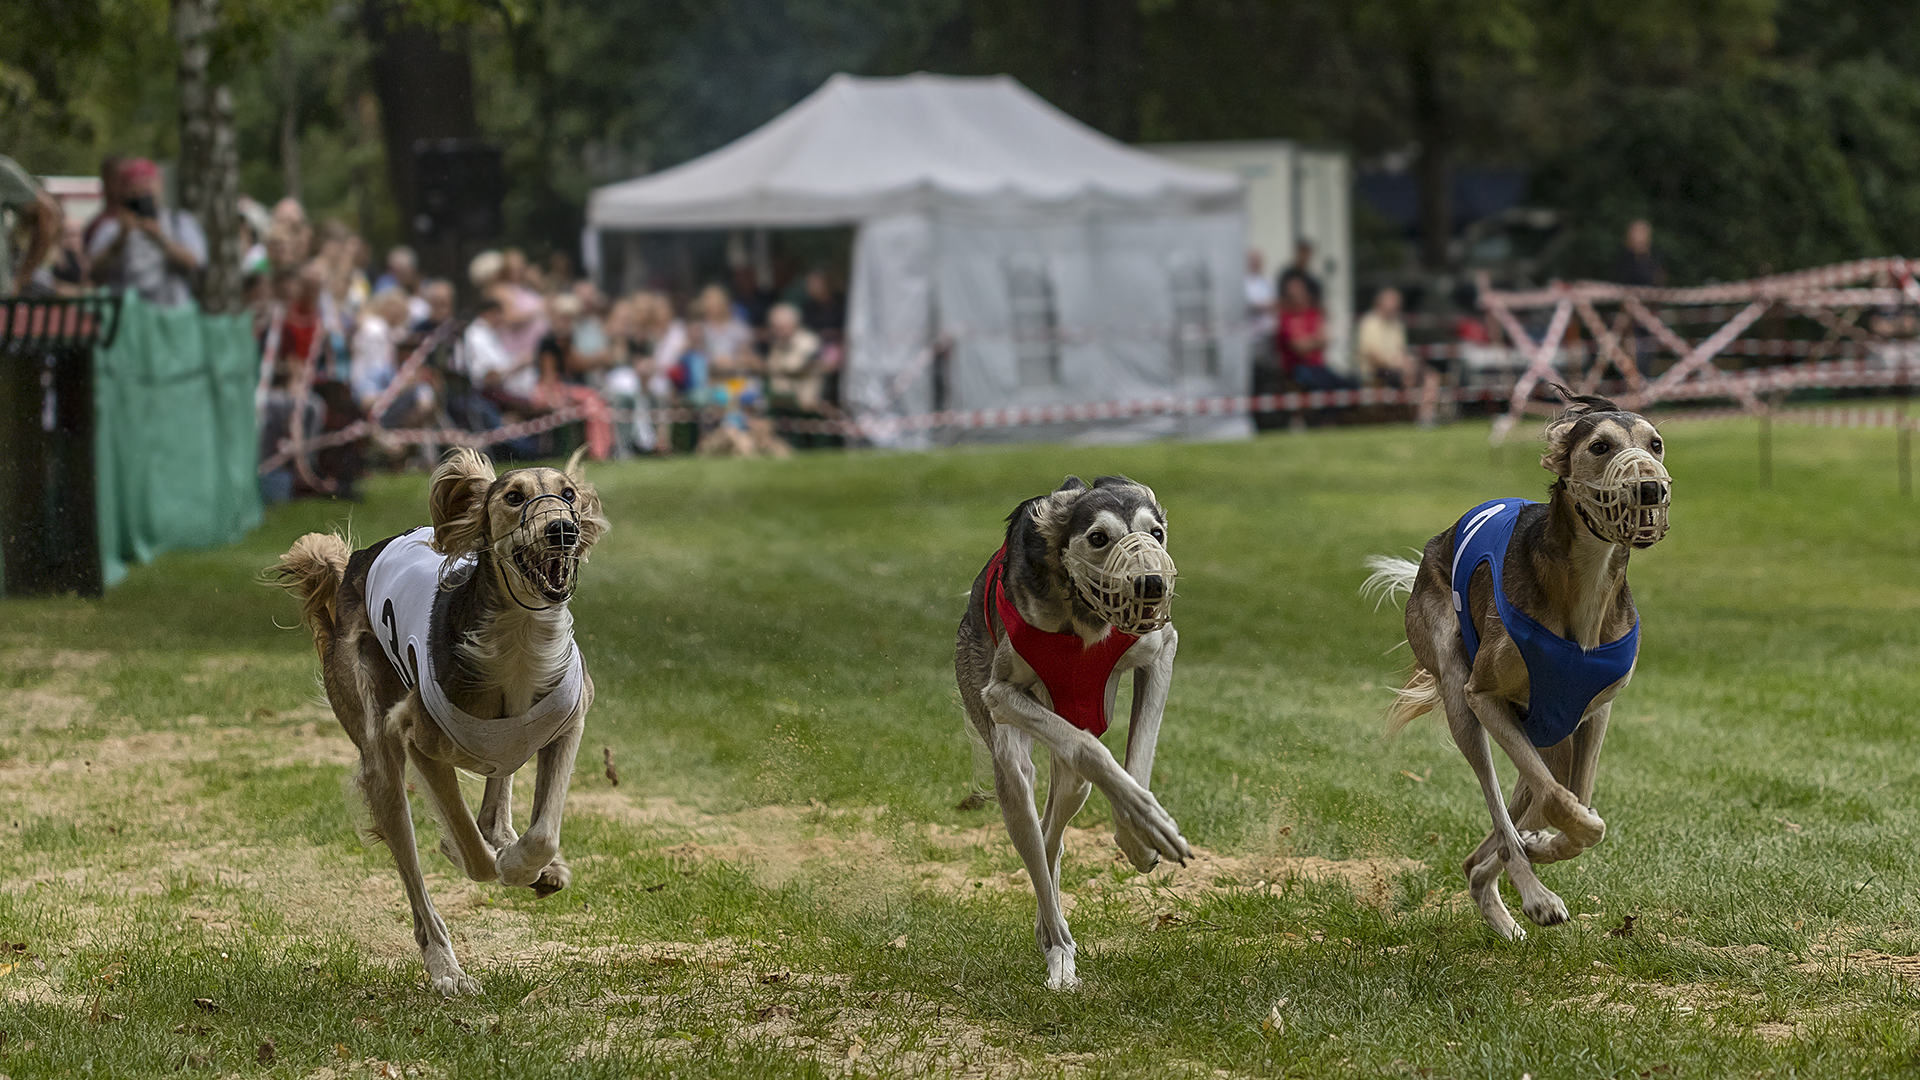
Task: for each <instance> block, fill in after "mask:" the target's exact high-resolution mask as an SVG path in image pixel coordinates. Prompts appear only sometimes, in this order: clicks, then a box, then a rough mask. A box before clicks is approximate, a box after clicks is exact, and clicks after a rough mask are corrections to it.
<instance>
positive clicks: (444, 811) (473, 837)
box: [407, 740, 499, 881]
mask: <svg viewBox="0 0 1920 1080" xmlns="http://www.w3.org/2000/svg"><path fill="white" fill-rule="evenodd" d="M407 760H408V761H410V762H412V763H413V770H414V771H415V772H417V773H419V774H420V779H421V780H422V781H423V782H424V783H425V784H426V787H427V794H428V796H429V797H431V798H432V799H433V808H434V811H435V816H436V817H438V818H439V819H440V830H441V831H440V853H441V854H442V855H445V856H446V857H447V861H448V862H451V863H453V865H455V866H457V867H459V868H460V870H461V872H463V873H465V874H466V875H467V877H469V878H472V879H473V880H474V881H492V880H493V879H494V877H495V876H496V875H497V874H498V873H499V871H497V870H495V869H494V865H493V860H494V849H493V847H492V845H490V844H488V843H487V841H486V839H485V838H484V837H482V836H481V835H480V827H479V826H478V825H477V824H475V822H474V819H473V815H472V814H471V813H469V812H468V810H467V799H466V796H464V795H462V794H460V777H459V775H458V774H456V773H455V772H454V771H453V766H451V765H449V764H447V763H446V762H444V761H440V760H437V759H435V758H430V757H428V756H427V755H426V754H424V753H422V752H421V751H420V748H419V747H417V746H415V745H414V744H413V742H412V741H411V740H409V741H408V742H407Z"/></svg>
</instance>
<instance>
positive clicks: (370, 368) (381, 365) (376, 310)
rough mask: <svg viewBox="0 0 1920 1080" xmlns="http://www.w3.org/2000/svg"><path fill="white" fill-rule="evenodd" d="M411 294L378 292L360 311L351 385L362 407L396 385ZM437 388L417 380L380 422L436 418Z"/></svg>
mask: <svg viewBox="0 0 1920 1080" xmlns="http://www.w3.org/2000/svg"><path fill="white" fill-rule="evenodd" d="M406 320H407V296H406V294H405V293H403V292H401V291H400V290H398V289H387V290H384V291H382V292H379V293H376V294H375V295H374V297H373V299H372V300H371V301H369V302H368V303H367V309H366V310H365V311H364V312H362V313H361V315H360V323H359V325H358V327H357V328H356V329H355V330H354V333H353V363H352V368H351V372H352V374H351V379H350V385H351V386H352V388H353V398H354V400H355V401H357V402H359V403H360V407H361V408H362V409H371V408H372V406H373V404H374V402H375V401H376V400H377V399H378V398H379V397H380V395H381V394H383V393H385V392H386V390H387V388H388V387H389V386H391V385H393V377H394V375H396V374H397V373H398V372H399V370H400V368H399V353H398V343H399V342H400V340H401V339H402V338H403V337H404V336H405V335H406ZM433 412H434V398H433V388H432V387H431V386H429V385H428V384H426V383H424V382H415V383H414V384H413V385H412V386H411V387H408V388H407V389H406V390H405V391H402V392H401V393H400V394H399V396H397V397H395V398H394V399H393V402H392V403H391V404H390V405H388V406H387V408H386V411H385V412H383V413H382V414H381V415H380V416H379V418H378V421H377V422H378V423H379V424H380V426H381V427H386V428H404V427H416V426H421V425H424V424H425V423H427V422H428V421H429V420H431V419H432V417H433Z"/></svg>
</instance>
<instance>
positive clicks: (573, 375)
mask: <svg viewBox="0 0 1920 1080" xmlns="http://www.w3.org/2000/svg"><path fill="white" fill-rule="evenodd" d="M547 310H548V315H547V332H546V334H545V335H543V336H542V337H541V338H540V344H539V346H538V347H537V348H536V349H535V350H534V352H535V355H536V357H537V358H538V360H539V364H540V385H539V391H538V393H537V395H536V397H535V400H536V401H538V402H539V403H540V404H541V405H543V406H545V407H546V408H549V409H560V408H565V407H567V406H569V405H573V406H577V407H579V408H580V409H582V410H583V411H584V412H585V413H586V429H587V452H588V453H590V454H592V455H593V459H594V460H595V461H605V460H607V459H608V458H610V457H612V456H613V417H612V415H611V412H610V410H609V409H608V408H607V402H606V399H605V398H603V397H601V396H600V394H599V392H598V391H597V390H595V389H594V388H593V387H591V386H588V385H586V384H585V382H584V380H583V374H584V371H585V370H587V369H588V368H589V365H588V364H587V363H586V362H585V361H583V360H582V359H581V358H580V357H579V355H578V353H577V351H576V347H575V346H576V339H575V335H574V326H575V323H576V321H577V320H578V319H579V318H580V315H581V310H582V305H581V303H580V298H579V297H577V296H574V295H573V294H571V293H562V294H561V295H559V296H556V297H554V298H553V302H552V303H551V304H549V305H548V306H547Z"/></svg>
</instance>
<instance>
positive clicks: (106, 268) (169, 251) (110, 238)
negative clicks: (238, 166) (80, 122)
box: [87, 158, 207, 307]
mask: <svg viewBox="0 0 1920 1080" xmlns="http://www.w3.org/2000/svg"><path fill="white" fill-rule="evenodd" d="M120 188H121V191H122V192H123V196H122V198H121V200H120V205H119V206H118V207H116V208H115V209H114V215H113V217H112V218H111V219H110V220H107V221H103V222H101V223H100V227H99V228H98V229H96V230H95V231H94V234H93V245H92V246H91V247H90V248H88V250H87V254H88V256H89V257H90V258H91V259H92V261H93V265H92V275H93V280H94V281H95V282H96V283H97V284H100V285H104V286H106V287H108V288H110V289H113V290H114V291H116V292H132V293H134V294H135V295H137V296H139V297H140V299H142V300H145V301H146V302H147V303H149V304H154V305H157V306H160V307H181V306H183V305H187V304H191V303H193V278H194V275H195V274H197V273H198V272H199V270H200V268H201V267H202V266H204V265H205V264H206V261H207V238H206V234H205V233H203V232H201V230H200V222H199V221H198V220H197V219H195V218H194V216H193V215H192V214H190V213H188V212H187V211H185V210H180V209H177V208H167V207H162V206H161V205H160V169H159V167H158V166H156V165H154V163H153V162H151V161H148V160H147V159H145V158H135V159H133V160H132V161H128V162H126V163H125V164H124V165H122V166H121V168H120Z"/></svg>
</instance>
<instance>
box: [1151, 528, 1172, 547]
mask: <svg viewBox="0 0 1920 1080" xmlns="http://www.w3.org/2000/svg"><path fill="white" fill-rule="evenodd" d="M1147 535H1148V536H1151V537H1153V539H1154V541H1155V542H1156V543H1161V544H1164V543H1166V542H1167V531H1166V530H1165V529H1162V528H1159V527H1158V526H1156V527H1154V528H1153V529H1150V530H1148V532H1147Z"/></svg>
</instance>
